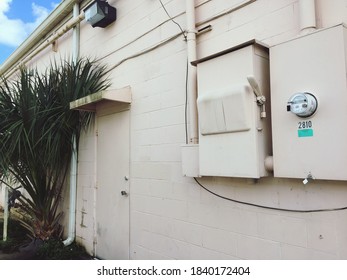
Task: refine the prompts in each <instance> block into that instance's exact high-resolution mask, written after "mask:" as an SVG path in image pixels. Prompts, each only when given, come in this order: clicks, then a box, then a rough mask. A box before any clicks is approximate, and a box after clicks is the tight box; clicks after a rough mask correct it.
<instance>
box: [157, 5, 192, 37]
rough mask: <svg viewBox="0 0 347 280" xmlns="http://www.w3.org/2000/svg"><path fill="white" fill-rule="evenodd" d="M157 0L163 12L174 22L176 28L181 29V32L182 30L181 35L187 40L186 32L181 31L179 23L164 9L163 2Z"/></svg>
mask: <svg viewBox="0 0 347 280" xmlns="http://www.w3.org/2000/svg"><path fill="white" fill-rule="evenodd" d="M159 2H160V4H161V6H162V7H163V9H164V11H165V13H166V14H167V16H168V17H169V19H170V20H171V21H172V22H173V23H174V24H176V25H177V26H178V28H179V29H180V30H181V32H182V35H183V37H184V39H185V40H187V36H186V34H185V33H184V31H183V29H182V27H181V25H179V23H178V22H177V21H175V20H174V19H173V18H172V17H171V16H170V14H169V12H168V11H167V10H166V8H165V6H164V4H163V2H161V0H159Z"/></svg>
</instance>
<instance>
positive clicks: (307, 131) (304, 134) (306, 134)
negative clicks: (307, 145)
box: [298, 128, 313, 137]
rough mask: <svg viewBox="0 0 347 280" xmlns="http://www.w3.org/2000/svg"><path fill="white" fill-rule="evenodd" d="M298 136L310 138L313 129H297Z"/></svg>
mask: <svg viewBox="0 0 347 280" xmlns="http://www.w3.org/2000/svg"><path fill="white" fill-rule="evenodd" d="M298 136H299V137H312V136H313V129H312V128H310V129H299V130H298Z"/></svg>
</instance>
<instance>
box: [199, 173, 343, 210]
mask: <svg viewBox="0 0 347 280" xmlns="http://www.w3.org/2000/svg"><path fill="white" fill-rule="evenodd" d="M194 180H195V182H196V183H197V184H198V185H199V186H200V187H201V188H203V189H204V190H205V191H207V192H209V193H211V194H213V195H214V196H217V197H219V198H222V199H225V200H228V201H232V202H235V203H238V204H243V205H248V206H254V207H258V208H263V209H270V210H277V211H284V212H294V213H317V212H332V211H341V210H347V206H346V207H341V208H330V209H312V210H296V209H285V208H277V207H271V206H265V205H259V204H255V203H250V202H245V201H240V200H236V199H232V198H228V197H225V196H222V195H219V194H217V193H215V192H213V191H211V190H209V189H208V188H206V187H205V186H203V185H202V184H201V183H200V182H199V181H198V179H197V178H195V177H194Z"/></svg>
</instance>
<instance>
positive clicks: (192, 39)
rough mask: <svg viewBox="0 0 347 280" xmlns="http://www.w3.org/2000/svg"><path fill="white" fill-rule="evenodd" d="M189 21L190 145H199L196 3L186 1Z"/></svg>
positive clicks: (192, 0) (189, 0)
mask: <svg viewBox="0 0 347 280" xmlns="http://www.w3.org/2000/svg"><path fill="white" fill-rule="evenodd" d="M186 20H187V56H188V80H187V83H188V84H187V86H188V92H187V94H188V104H189V107H188V110H189V122H190V126H189V144H198V141H199V138H198V110H197V104H196V99H197V78H196V76H197V70H196V67H195V66H192V65H191V64H190V63H191V62H192V61H194V60H196V28H195V1H194V0H186Z"/></svg>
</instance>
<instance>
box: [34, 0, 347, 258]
mask: <svg viewBox="0 0 347 280" xmlns="http://www.w3.org/2000/svg"><path fill="white" fill-rule="evenodd" d="M108 2H109V3H110V4H111V5H114V6H116V7H117V9H118V19H117V21H116V23H115V24H113V25H111V26H110V27H108V28H106V29H92V28H91V27H90V26H89V25H87V24H86V23H85V22H82V23H81V55H82V56H88V57H91V58H98V59H100V62H101V63H104V64H106V65H107V66H108V67H109V68H114V69H113V71H112V72H111V73H110V79H111V81H112V87H114V88H122V87H124V86H129V85H130V86H131V88H132V94H133V96H132V97H133V101H132V104H131V109H130V115H131V116H130V118H131V119H130V138H131V145H130V196H129V199H130V258H131V259H346V258H347V222H346V218H347V211H332V212H319V213H292V212H284V211H278V210H269V209H262V208H259V207H254V206H250V205H245V204H237V203H235V202H232V201H229V200H225V199H221V198H219V197H216V196H213V195H211V194H210V193H208V192H206V191H205V190H204V189H202V188H201V187H200V186H199V185H198V184H197V183H196V182H195V181H194V180H193V179H192V178H187V177H183V176H182V172H181V156H180V153H181V148H180V146H181V145H182V144H184V143H185V137H186V135H185V99H186V96H185V94H186V93H185V92H186V89H185V88H186V65H187V54H186V42H185V41H184V40H183V36H182V35H179V34H180V30H179V28H178V26H177V25H176V24H174V23H173V22H172V21H171V20H170V19H169V18H168V16H167V14H166V13H165V11H164V10H163V8H162V7H161V4H160V3H159V1H155V0H134V1H123V0H118V1H116V0H110V1H108ZM162 2H163V4H164V5H165V7H166V9H167V11H168V13H169V14H170V15H171V16H172V17H173V18H174V20H175V21H176V22H177V23H178V24H180V25H181V27H182V28H183V29H185V26H186V22H185V1H181V0H162ZM316 2H317V9H316V10H317V23H318V27H319V28H321V27H329V26H332V25H335V24H338V23H341V22H346V21H347V18H346V15H347V13H346V9H347V8H346V5H345V1H343V0H334V1H325V0H318V1H316ZM196 6H197V8H196V18H197V27H198V28H202V27H204V26H206V25H208V24H211V25H212V31H210V32H207V33H204V34H202V35H200V36H198V41H197V42H198V49H197V51H198V58H202V57H205V56H208V55H211V54H213V53H216V52H218V51H222V50H224V49H226V48H230V47H232V46H234V45H237V44H239V43H242V42H245V41H247V40H249V39H254V38H256V39H258V40H260V41H263V42H264V43H266V44H268V45H270V46H271V45H274V44H277V43H280V42H282V41H285V40H288V39H290V38H292V37H295V36H297V35H298V34H299V23H298V20H299V18H298V1H297V0H280V1H279V0H256V1H237V0H232V1H224V0H214V1H208V0H196ZM230 9H232V11H231V12H230V13H229V12H227V11H229V10H230ZM220 14H224V15H223V16H218V15H220ZM69 34H71V33H69ZM68 36H69V35H66V37H68ZM65 40H66V41H63V42H66V43H67V42H68V40H67V39H66V38H65ZM164 42H165V43H164ZM64 46H65V47H66V46H67V45H64ZM155 46H157V47H156V48H154V47H155ZM66 48H68V47H66ZM63 49H64V48H63ZM59 54H60V53H59V52H58V54H52V53H51V51H50V50H47V52H46V53H43V54H42V55H41V58H38V59H37V60H38V63H39V64H40V63H41V62H40V61H46V60H45V59H46V58H47V57H49V56H52V55H55V56H56V55H59ZM95 178H96V177H95V131H94V129H93V128H92V129H91V130H90V131H88V132H86V134H85V135H84V136H83V137H82V139H81V143H80V151H79V166H78V201H77V222H76V227H77V240H78V241H79V242H81V243H83V244H84V245H85V246H86V247H87V249H88V250H89V251H90V252H91V253H92V252H93V242H94V233H95V226H94V224H95V220H94V219H95V218H94V217H95V208H94V206H95V205H94V200H95ZM199 181H200V182H201V184H203V185H204V186H205V187H207V188H208V189H210V190H212V191H214V192H216V193H218V194H219V195H221V196H224V197H227V198H232V199H236V200H240V201H245V202H248V203H253V204H260V205H265V206H270V207H277V208H290V209H321V208H336V207H344V206H347V188H346V186H345V182H336V181H312V182H310V183H309V184H308V185H303V184H302V180H297V179H278V178H273V177H269V178H263V179H260V180H257V181H255V180H250V179H233V178H218V177H206V178H200V179H199ZM66 201H67V197H66Z"/></svg>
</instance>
